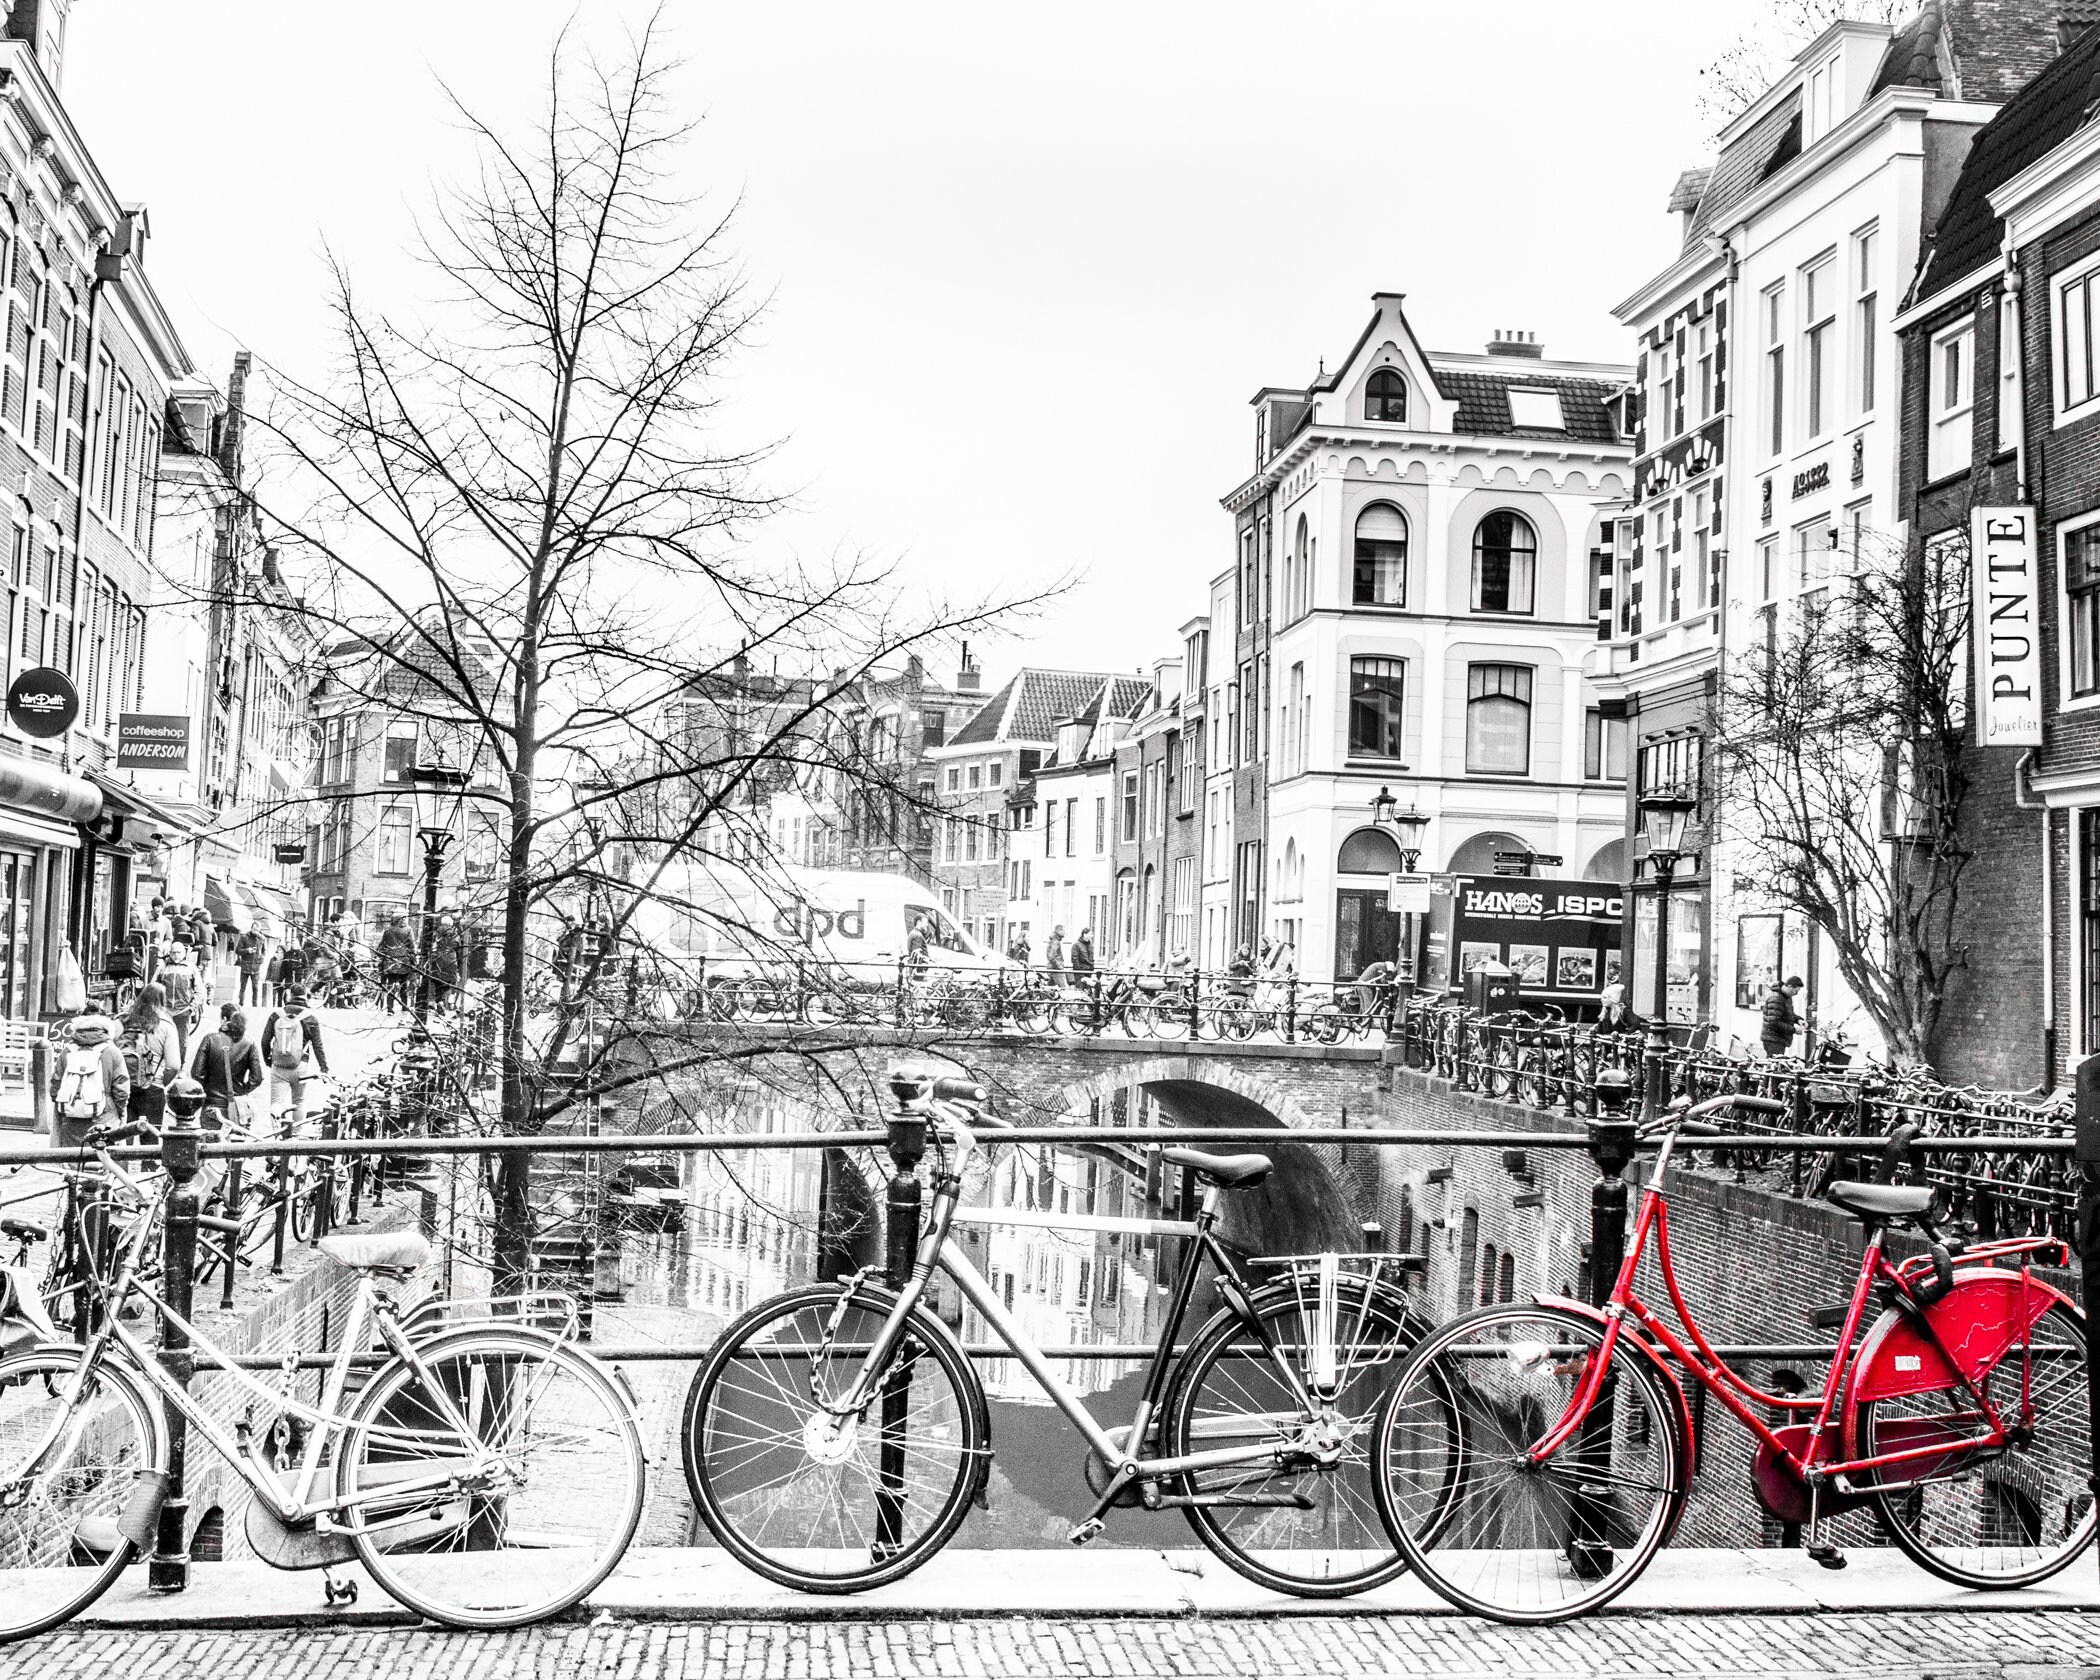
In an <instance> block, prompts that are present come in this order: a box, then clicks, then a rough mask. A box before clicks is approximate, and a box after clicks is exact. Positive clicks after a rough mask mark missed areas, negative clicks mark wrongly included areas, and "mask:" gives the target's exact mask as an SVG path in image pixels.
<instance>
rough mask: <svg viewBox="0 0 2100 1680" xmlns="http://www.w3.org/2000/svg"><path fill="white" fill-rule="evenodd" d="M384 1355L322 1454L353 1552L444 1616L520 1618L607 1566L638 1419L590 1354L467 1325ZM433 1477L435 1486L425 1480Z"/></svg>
mask: <svg viewBox="0 0 2100 1680" xmlns="http://www.w3.org/2000/svg"><path fill="white" fill-rule="evenodd" d="M416 1352H417V1354H418V1356H419V1357H420V1358H421V1360H422V1362H423V1365H424V1367H425V1369H426V1370H427V1371H428V1373H429V1377H428V1380H427V1381H426V1379H425V1378H424V1377H423V1376H421V1375H419V1374H418V1373H417V1372H416V1371H414V1370H413V1369H411V1368H410V1367H409V1366H407V1365H405V1364H402V1363H400V1362H399V1361H396V1362H394V1363H392V1364H390V1365H388V1366H386V1367H385V1368H383V1369H382V1370H381V1371H380V1372H379V1373H378V1375H376V1376H375V1377H373V1379H372V1381H371V1382H370V1384H369V1385H367V1387H366V1388H365V1390H364V1392H363V1393H362V1394H361V1395H359V1396H358V1400H357V1404H356V1406H355V1408H354V1409H353V1411H352V1413H351V1417H350V1425H349V1428H348V1429H347V1430H346V1431H345V1433H344V1437H343V1441H342V1444H341V1446H340V1447H338V1449H337V1452H336V1465H337V1469H336V1497H337V1498H338V1499H340V1500H343V1501H344V1502H346V1503H353V1502H354V1504H353V1511H354V1515H353V1516H352V1518H351V1519H350V1520H354V1521H355V1522H356V1523H357V1524H358V1526H357V1527H356V1528H355V1529H354V1530H353V1537H354V1539H355V1540H356V1543H357V1553H358V1557H359V1558H360V1560H362V1562H363V1563H364V1566H365V1568H366V1569H368V1570H369V1571H371V1574H372V1578H373V1579H374V1580H375V1581H377V1582H378V1583H379V1585H380V1586H382V1587H384V1588H385V1589H386V1590H387V1591H388V1592H390V1593H392V1594H393V1595H394V1597H396V1598H397V1599H399V1600H400V1601H401V1602H402V1603H403V1604H406V1605H407V1606H408V1607H409V1608H410V1609H411V1610H415V1611H418V1612H420V1613H421V1614H423V1615H425V1616H428V1617H429V1618H430V1619H431V1620H432V1621H435V1622H443V1623H445V1624H446V1625H447V1626H449V1627H462V1628H503V1627H522V1626H524V1625H525V1624H526V1623H528V1622H536V1621H539V1620H541V1619H543V1618H545V1617H547V1616H552V1615H555V1614H557V1613H559V1612H560V1611H563V1610H566V1609H568V1608H569V1607H570V1606H571V1605H573V1604H575V1603H576V1602H577V1601H578V1600H580V1599H581V1598H582V1597H583V1596H584V1595H585V1594H586V1593H588V1592H589V1591H590V1590H591V1589H592V1588H593V1587H595V1586H596V1585H597V1584H598V1583H599V1582H600V1581H602V1580H604V1579H605V1577H606V1576H607V1575H609V1574H611V1573H612V1570H613V1566H614V1565H615V1564H617V1563H618V1562H619V1561H620V1554H621V1553H623V1552H625V1551H626V1550H627V1542H628V1541H629V1540H630V1539H632V1538H633V1535H634V1530H635V1526H636V1524H638V1523H639V1522H640V1521H641V1517H642V1499H643V1493H644V1479H643V1464H644V1459H643V1453H642V1436H641V1430H640V1428H639V1427H638V1426H637V1425H636V1423H635V1419H634V1410H633V1407H632V1405H631V1403H630V1402H629V1400H628V1399H627V1397H626V1395H625V1394H623V1393H622V1392H621V1390H620V1387H619V1384H618V1382H617V1381H616V1380H615V1379H614V1378H613V1376H612V1375H611V1373H609V1372H608V1371H607V1370H606V1369H605V1368H604V1367H603V1366H602V1365H600V1364H599V1363H598V1362H597V1361H596V1360H594V1359H591V1358H589V1357H588V1356H587V1355H585V1354H582V1353H579V1352H578V1351H577V1350H576V1349H574V1348H569V1347H564V1346H561V1345H560V1344H558V1343H556V1342H554V1341H553V1340H552V1339H550V1338H548V1337H545V1336H536V1335H533V1334H532V1333H530V1332H529V1331H520V1330H515V1329H508V1328H504V1327H501V1326H495V1325H490V1326H476V1327H474V1328H471V1329H465V1330H461V1331H458V1332H455V1333H452V1334H448V1335H442V1336H438V1337H435V1338H433V1339H432V1340H430V1341H428V1342H424V1343H421V1344H420V1345H418V1347H417V1349H416ZM433 1484H435V1486H433Z"/></svg>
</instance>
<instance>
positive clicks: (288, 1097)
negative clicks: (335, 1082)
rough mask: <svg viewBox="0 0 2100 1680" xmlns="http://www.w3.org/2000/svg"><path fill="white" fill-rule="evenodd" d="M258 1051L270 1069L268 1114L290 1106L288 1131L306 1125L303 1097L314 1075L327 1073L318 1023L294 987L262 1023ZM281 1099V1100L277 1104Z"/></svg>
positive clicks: (325, 1049) (303, 993)
mask: <svg viewBox="0 0 2100 1680" xmlns="http://www.w3.org/2000/svg"><path fill="white" fill-rule="evenodd" d="M260 1048H261V1050H262V1055H263V1059H264V1061H265V1062H267V1063H268V1064H269V1069H270V1112H271V1113H272V1114H275V1113H276V1112H277V1110H278V1109H279V1108H280V1107H282V1106H286V1105H289V1106H290V1108H291V1111H292V1121H291V1129H292V1130H293V1131H294V1132H297V1131H298V1130H299V1129H300V1127H301V1126H303V1125H304V1124H305V1121H306V1093H307V1088H308V1086H309V1084H310V1083H311V1081H312V1079H313V1077H314V1075H315V1073H316V1072H320V1073H324V1074H325V1073H326V1072H327V1071H328V1047H327V1046H326V1045H325V1044H323V1043H322V1042H321V1023H320V1020H319V1019H318V1018H317V1017H316V1016H315V1014H314V1012H313V1011H312V1010H311V1009H309V1008H307V1006H306V993H305V992H304V991H303V990H302V989H301V988H299V987H297V986H293V987H291V988H289V989H288V990H287V991H286V992H285V996H284V1007H283V1008H282V1009H279V1010H277V1011H275V1012H273V1013H272V1014H271V1016H270V1018H269V1020H267V1021H265V1022H264V1023H263V1032H262V1040H261V1045H260ZM280 1099H281V1100H280Z"/></svg>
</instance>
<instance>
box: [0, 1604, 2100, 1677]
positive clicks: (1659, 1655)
mask: <svg viewBox="0 0 2100 1680" xmlns="http://www.w3.org/2000/svg"><path fill="white" fill-rule="evenodd" d="M105 1673H110V1674H124V1675H132V1676H157V1675H163V1674H173V1675H196V1674H202V1675H209V1676H211V1680H277V1677H280V1676H283V1677H287V1680H290V1677H297V1680H361V1677H363V1676H366V1675H370V1676H374V1677H375V1680H376V1677H381V1676H384V1677H385V1680H421V1677H423V1676H426V1675H427V1676H452V1675H469V1674H471V1675H475V1676H481V1675H530V1676H536V1677H537V1676H544V1677H545V1680H571V1677H574V1676H589V1675H606V1676H611V1677H614V1680H655V1677H657V1676H674V1675H692V1676H696V1677H697V1676H702V1675H705V1676H708V1677H710V1680H714V1677H720V1680H849V1677H850V1680H860V1677H863V1676H875V1677H897V1680H908V1677H915V1676H920V1675H927V1676H950V1675H953V1676H963V1677H968V1680H977V1677H981V1676H982V1677H989V1676H998V1677H1002V1680H1003V1677H1005V1676H1027V1677H1028V1680H1067V1677H1088V1680H1091V1677H1095V1676H1100V1677H1104V1680H1107V1677H1113V1680H1126V1677H1129V1680H1134V1677H1137V1676H1152V1675H1170V1676H1173V1677H1175V1680H1208V1677H1212V1676H1216V1677H1220V1680H1222V1677H1225V1676H1231V1677H1233V1680H1253V1677H1257V1676H1259V1677H1262V1680H1286V1677H1289V1680H1297V1677H1308V1680H1309V1677H1315V1676H1317V1677H1320V1680H1327V1677H1330V1676H1331V1677H1334V1680H1368V1677H1370V1676H1374V1675H1411V1674H1434V1675H1437V1676H1439V1677H1442V1680H1475V1677H1480V1676H1489V1675H1493V1676H1497V1677H1501V1676H1514V1677H1524V1680H1528V1677H1530V1676H1533V1675H1547V1674H1551V1675H1600V1676H1601V1675H1610V1676H1614V1677H1627V1680H1643V1677H1647V1676H1675V1675H1700V1676H1707V1677H1712V1680H1733V1677H1736V1676H1757V1677H1759V1680H1779V1677H1785V1676H1793V1675H1803V1676H1806V1675H1902V1676H1905V1677H1908V1680H1972V1677H1989V1680H2000V1677H2002V1680H2060V1677H2061V1680H2068V1677H2070V1676H2074V1675H2075V1676H2084V1677H2087V1680H2093V1677H2100V1617H2093V1616H2086V1615H2081V1614H2075V1613H2052V1612H2039V1613H2025V1612H2010V1611H2009V1612H2002V1613H1969V1614H1960V1615H1931V1614H1927V1615H1908V1616H1822V1617H1813V1618H1811V1617H1738V1616H1674V1617H1632V1616H1618V1617H1605V1618H1601V1619H1596V1620H1592V1621H1588V1622H1584V1623H1579V1624H1575V1625H1572V1626H1568V1627H1558V1628H1522V1629H1520V1628H1500V1627H1492V1626H1487V1625H1484V1624H1482V1623H1479V1622H1474V1621H1468V1620H1463V1619H1460V1618H1456V1617H1444V1616H1437V1617H1409V1618H1405V1619H1402V1618H1396V1617H1365V1616H1359V1617H1343V1616H1335V1617H1320V1618H1317V1619H1312V1618H1304V1619H1290V1620H1263V1621H1232V1620H1212V1621H1193V1620H1190V1621H1161V1620H1118V1621H1102V1620H1011V1621H957V1622H928V1621H917V1622H911V1623H899V1622H875V1621H831V1622H708V1623H670V1622H614V1621H610V1620H602V1621H600V1622H598V1623H596V1624H593V1625H588V1626H577V1625H565V1626H556V1627H543V1628H532V1629H526V1630H524V1631H522V1632H518V1633H511V1634H454V1633H436V1632H414V1631H407V1630H400V1629H395V1630H376V1629H375V1630H360V1631H356V1632H327V1631H317V1630H313V1629H301V1630H296V1631H271V1632H257V1633H243V1632H178V1633H159V1634H155V1633H140V1632H118V1631H90V1632H83V1633H64V1632H62V1633H56V1634H50V1635H46V1636H45V1637H44V1638H42V1639H38V1640H32V1641H30V1642H28V1643H26V1644H24V1645H20V1646H15V1647H12V1648H9V1649H6V1650H0V1680H14V1677H15V1676H22V1677H23V1680H28V1677H30V1676H36V1677H38V1680H60V1677H65V1676H72V1675H99V1674H105Z"/></svg>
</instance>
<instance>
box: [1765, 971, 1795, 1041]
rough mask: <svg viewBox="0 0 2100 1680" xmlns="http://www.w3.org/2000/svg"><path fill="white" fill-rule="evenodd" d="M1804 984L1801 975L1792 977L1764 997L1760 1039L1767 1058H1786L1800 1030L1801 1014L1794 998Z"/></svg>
mask: <svg viewBox="0 0 2100 1680" xmlns="http://www.w3.org/2000/svg"><path fill="white" fill-rule="evenodd" d="M1802 984H1803V982H1802V979H1801V976H1800V975H1798V974H1794V975H1789V976H1788V977H1787V982H1786V984H1785V985H1783V986H1774V987H1773V988H1772V989H1771V990H1770V991H1769V992H1767V993H1766V994H1765V1005H1764V1008H1763V1010H1762V1011H1760V1018H1759V1023H1758V1024H1759V1026H1760V1028H1761V1031H1760V1032H1759V1035H1758V1038H1759V1042H1760V1043H1762V1044H1763V1045H1764V1050H1765V1054H1766V1055H1767V1056H1784V1055H1785V1054H1786V1053H1787V1049H1788V1047H1789V1046H1790V1045H1792V1043H1793V1042H1794V1035H1795V1034H1796V1033H1798V1032H1800V1030H1801V1012H1800V1011H1799V1010H1798V1009H1796V1008H1795V1007H1794V999H1795V998H1796V997H1797V996H1798V995H1799V994H1800V991H1801V987H1802Z"/></svg>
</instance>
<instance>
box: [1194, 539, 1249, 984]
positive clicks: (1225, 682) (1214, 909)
mask: <svg viewBox="0 0 2100 1680" xmlns="http://www.w3.org/2000/svg"><path fill="white" fill-rule="evenodd" d="M1237 578H1238V574H1237V572H1236V571H1234V570H1233V569H1232V568H1230V567H1228V568H1227V569H1226V570H1225V571H1223V572H1221V573H1220V574H1219V575H1218V576H1217V577H1215V578H1213V579H1212V580H1211V585H1210V624H1209V636H1208V647H1209V657H1208V658H1207V659H1206V661H1205V664H1206V666H1207V667H1208V669H1207V670H1206V671H1205V673H1204V675H1205V676H1206V677H1207V678H1208V682H1207V683H1206V685H1205V687H1204V690H1203V696H1202V698H1203V708H1204V775H1203V790H1202V800H1203V804H1202V810H1201V813H1200V816H1199V821H1200V822H1201V824H1202V836H1201V846H1202V852H1201V861H1200V864H1199V866H1198V875H1197V878H1198V881H1199V882H1200V887H1199V896H1198V909H1197V943H1196V949H1195V952H1194V955H1195V958H1196V963H1197V966H1198V967H1200V968H1202V969H1204V970H1205V971H1206V972H1209V973H1216V972H1219V971H1221V970H1223V969H1225V968H1226V967H1228V966H1229V965H1230V964H1231V962H1232V954H1233V944H1232V717H1231V713H1230V712H1229V711H1228V709H1227V707H1226V704H1225V697H1226V692H1227V690H1228V688H1229V687H1230V684H1231V681H1232V649H1233V644H1234V641H1235V639H1236V636H1237V620H1236V619H1235V618H1234V616H1233V609H1234V606H1235V596H1236V594H1237V590H1236V589H1235V587H1234V586H1235V584H1236V582H1237Z"/></svg>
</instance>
